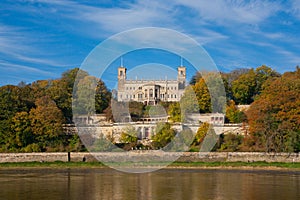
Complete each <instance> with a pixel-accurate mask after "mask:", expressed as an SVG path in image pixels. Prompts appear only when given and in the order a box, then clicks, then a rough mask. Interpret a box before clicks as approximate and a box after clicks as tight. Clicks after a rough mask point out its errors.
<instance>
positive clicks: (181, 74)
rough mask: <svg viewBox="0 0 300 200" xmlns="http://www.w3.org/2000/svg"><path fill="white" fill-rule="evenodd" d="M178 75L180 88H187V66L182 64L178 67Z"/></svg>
mask: <svg viewBox="0 0 300 200" xmlns="http://www.w3.org/2000/svg"><path fill="white" fill-rule="evenodd" d="M177 71H178V75H177V80H178V89H184V88H185V81H186V68H185V67H184V66H182V65H181V66H180V67H178V68H177Z"/></svg>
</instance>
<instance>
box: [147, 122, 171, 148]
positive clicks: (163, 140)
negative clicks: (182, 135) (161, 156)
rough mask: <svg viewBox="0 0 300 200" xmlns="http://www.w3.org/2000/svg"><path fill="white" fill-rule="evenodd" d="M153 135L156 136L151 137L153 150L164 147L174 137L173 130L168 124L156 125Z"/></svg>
mask: <svg viewBox="0 0 300 200" xmlns="http://www.w3.org/2000/svg"><path fill="white" fill-rule="evenodd" d="M155 133H156V134H155V135H154V136H152V140H153V146H154V147H155V148H163V147H166V146H167V144H169V143H170V142H171V141H172V139H173V138H174V137H175V135H176V132H175V130H174V129H172V128H171V125H170V124H169V123H158V124H157V126H156V130H155Z"/></svg>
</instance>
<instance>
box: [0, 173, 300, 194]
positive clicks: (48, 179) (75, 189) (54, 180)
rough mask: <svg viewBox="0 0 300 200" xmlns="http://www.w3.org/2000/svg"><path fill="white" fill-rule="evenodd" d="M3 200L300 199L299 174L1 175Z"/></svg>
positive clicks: (0, 189)
mask: <svg viewBox="0 0 300 200" xmlns="http://www.w3.org/2000/svg"><path fill="white" fill-rule="evenodd" d="M0 199H1V200H17V199H26V200H27V199H30V200H46V199H51V200H57V199H62V200H65V199H80V200H93V199H105V200H107V199H108V200H109V199H112V200H117V199H122V200H123V199H124V200H127V199H128V200H134V199H146V200H149V199H155V200H156V199H158V200H159V199H162V200H167V199H172V200H177V199H186V200H193V199H195V200H199V199H200V200H201V199H205V200H207V199H251V200H252V199H253V200H256V199H268V200H269V199H272V200H277V199H278V200H279V199H280V200H282V199H289V200H290V199H300V172H287V171H259V170H255V171H251V170H219V169H218V170H208V169H163V170H159V171H156V172H152V173H145V174H128V173H122V172H118V171H115V170H113V169H30V170H29V169H24V170H3V169H1V170H0Z"/></svg>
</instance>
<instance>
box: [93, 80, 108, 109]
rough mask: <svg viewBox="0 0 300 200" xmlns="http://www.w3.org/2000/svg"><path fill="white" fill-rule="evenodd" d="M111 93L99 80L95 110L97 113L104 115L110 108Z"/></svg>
mask: <svg viewBox="0 0 300 200" xmlns="http://www.w3.org/2000/svg"><path fill="white" fill-rule="evenodd" d="M110 99H111V93H110V92H109V91H108V89H107V87H106V86H105V84H104V82H103V81H102V80H99V81H98V83H97V86H96V95H95V109H96V113H103V111H104V110H105V109H106V108H107V107H108V106H109V103H110Z"/></svg>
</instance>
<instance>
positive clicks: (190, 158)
mask: <svg viewBox="0 0 300 200" xmlns="http://www.w3.org/2000/svg"><path fill="white" fill-rule="evenodd" d="M177 158H178V159H177ZM97 159H98V160H100V161H105V162H151V161H155V162H160V161H171V160H174V159H177V160H178V161H182V162H203V161H205V162H216V161H218V162H238V161H240V162H256V161H266V162H300V154H299V153H276V154H275V153H261V152H220V153H219V152H210V153H199V152H184V153H180V152H163V151H159V150H156V151H129V152H125V153H123V152H113V153H111V152H102V153H94V154H93V155H91V154H90V153H75V152H71V153H70V154H69V155H68V153H67V152H65V153H0V163H4V162H33V161H37V162H54V161H63V162H67V161H68V160H70V161H74V162H83V161H85V162H92V161H97Z"/></svg>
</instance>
